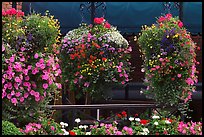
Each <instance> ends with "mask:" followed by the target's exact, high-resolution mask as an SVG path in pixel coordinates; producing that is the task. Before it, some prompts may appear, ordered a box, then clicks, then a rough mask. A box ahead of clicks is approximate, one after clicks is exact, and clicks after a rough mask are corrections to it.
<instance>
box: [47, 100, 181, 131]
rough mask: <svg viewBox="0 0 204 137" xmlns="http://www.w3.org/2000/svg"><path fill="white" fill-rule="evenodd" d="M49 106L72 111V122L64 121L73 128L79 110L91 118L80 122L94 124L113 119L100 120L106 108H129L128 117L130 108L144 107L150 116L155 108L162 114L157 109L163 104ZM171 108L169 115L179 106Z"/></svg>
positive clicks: (53, 108) (66, 111)
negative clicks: (90, 113)
mask: <svg viewBox="0 0 204 137" xmlns="http://www.w3.org/2000/svg"><path fill="white" fill-rule="evenodd" d="M47 108H49V109H52V110H62V111H64V113H63V114H62V115H67V114H68V113H69V112H71V116H72V117H71V122H67V120H66V119H65V120H64V122H67V123H69V125H70V126H69V127H71V128H73V127H74V125H75V124H74V123H75V121H74V120H75V119H76V118H77V117H76V114H77V112H79V113H80V114H81V115H84V116H86V117H87V118H88V119H89V120H82V122H80V124H93V123H94V122H96V121H98V122H103V123H111V122H112V121H110V120H109V119H110V118H109V119H105V120H100V111H101V110H104V109H111V110H113V109H115V110H121V109H122V110H127V118H128V117H129V116H130V109H134V108H138V109H142V108H143V109H148V116H149V117H150V116H151V114H152V111H153V110H155V111H156V112H158V114H160V113H159V111H157V109H158V108H161V106H158V105H156V104H155V103H144V104H141V103H139V104H90V105H48V106H47ZM169 108H173V111H172V112H171V113H170V115H169V116H167V117H170V116H171V115H173V114H174V113H176V112H177V108H175V107H169ZM85 109H89V110H96V118H95V117H92V116H91V115H88V114H86V113H85V112H83V111H81V110H85ZM160 115H162V114H160ZM90 119H91V120H90Z"/></svg>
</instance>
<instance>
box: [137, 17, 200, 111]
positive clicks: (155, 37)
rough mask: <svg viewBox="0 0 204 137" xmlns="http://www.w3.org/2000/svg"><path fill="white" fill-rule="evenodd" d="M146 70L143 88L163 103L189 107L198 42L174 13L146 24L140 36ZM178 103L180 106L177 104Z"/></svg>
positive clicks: (180, 107)
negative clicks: (173, 15) (149, 25)
mask: <svg viewBox="0 0 204 137" xmlns="http://www.w3.org/2000/svg"><path fill="white" fill-rule="evenodd" d="M138 42H139V45H140V48H141V52H142V54H143V55H142V56H143V57H142V58H143V60H144V63H143V66H142V67H143V71H144V72H145V81H144V84H145V85H146V86H147V89H146V90H143V92H144V93H145V94H147V96H148V97H150V98H154V99H155V100H156V102H157V103H158V104H161V105H163V106H169V105H170V106H173V105H176V106H178V107H179V109H180V110H181V112H182V113H185V111H186V110H187V109H188V104H189V101H190V100H191V95H192V92H194V91H195V86H194V84H195V83H197V76H196V74H197V73H198V71H196V64H197V61H196V53H195V49H196V47H197V46H196V45H195V43H194V42H193V41H192V39H191V37H190V34H189V33H188V32H187V31H186V29H185V28H184V27H183V23H182V22H181V21H180V20H179V19H178V17H175V18H173V17H172V15H171V14H167V15H165V16H161V17H159V19H158V20H157V23H156V24H152V26H151V27H147V26H145V27H144V28H143V29H142V34H141V36H140V37H139V38H138ZM178 104H179V105H178Z"/></svg>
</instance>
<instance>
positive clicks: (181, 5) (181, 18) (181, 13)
mask: <svg viewBox="0 0 204 137" xmlns="http://www.w3.org/2000/svg"><path fill="white" fill-rule="evenodd" d="M179 19H180V20H181V21H182V22H183V2H180V4H179Z"/></svg>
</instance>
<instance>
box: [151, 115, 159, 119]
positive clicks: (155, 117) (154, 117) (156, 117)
mask: <svg viewBox="0 0 204 137" xmlns="http://www.w3.org/2000/svg"><path fill="white" fill-rule="evenodd" d="M159 118H160V117H159V116H156V115H154V116H152V119H159Z"/></svg>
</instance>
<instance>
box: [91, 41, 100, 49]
mask: <svg viewBox="0 0 204 137" xmlns="http://www.w3.org/2000/svg"><path fill="white" fill-rule="evenodd" d="M92 44H93V46H95V47H96V48H100V46H99V45H98V44H97V43H95V42H93V41H92Z"/></svg>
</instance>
